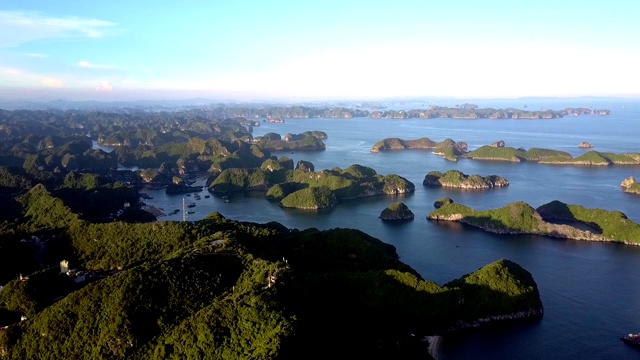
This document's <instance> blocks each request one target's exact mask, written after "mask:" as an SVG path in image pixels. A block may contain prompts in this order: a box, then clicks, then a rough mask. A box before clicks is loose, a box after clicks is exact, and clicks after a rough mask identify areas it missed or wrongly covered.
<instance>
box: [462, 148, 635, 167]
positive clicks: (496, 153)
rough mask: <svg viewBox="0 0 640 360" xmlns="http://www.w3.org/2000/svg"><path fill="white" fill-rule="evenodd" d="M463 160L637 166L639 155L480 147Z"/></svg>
mask: <svg viewBox="0 0 640 360" xmlns="http://www.w3.org/2000/svg"><path fill="white" fill-rule="evenodd" d="M463 157H465V158H469V159H475V160H502V161H513V162H521V161H531V162H538V163H540V164H559V165H563V164H564V165H601V166H602V165H604V166H606V165H611V164H618V165H638V164H640V154H639V153H625V154H614V153H601V152H597V151H594V150H592V151H588V152H586V153H584V154H582V155H580V156H576V157H575V158H574V157H572V156H571V155H570V154H569V153H567V152H564V151H557V150H549V149H539V148H531V149H529V150H524V149H522V148H520V149H516V148H512V147H492V146H482V147H480V148H478V149H476V150H473V151H470V152H468V153H466V154H464V155H463Z"/></svg>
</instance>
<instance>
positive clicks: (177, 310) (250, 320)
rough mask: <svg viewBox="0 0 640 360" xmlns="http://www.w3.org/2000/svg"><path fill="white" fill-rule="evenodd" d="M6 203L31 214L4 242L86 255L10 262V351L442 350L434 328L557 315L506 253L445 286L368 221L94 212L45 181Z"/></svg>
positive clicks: (270, 353)
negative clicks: (25, 268) (147, 217)
mask: <svg viewBox="0 0 640 360" xmlns="http://www.w3.org/2000/svg"><path fill="white" fill-rule="evenodd" d="M6 206H7V207H11V209H10V210H12V211H15V212H16V214H18V217H17V218H16V219H15V220H8V221H10V222H11V224H7V225H10V226H3V227H0V235H1V236H2V238H3V239H4V240H3V241H4V243H9V242H16V243H18V241H19V240H18V239H20V238H23V237H24V236H27V235H33V236H35V234H37V235H38V236H42V237H43V238H42V240H38V241H39V242H40V243H41V246H43V249H46V250H48V251H50V253H53V251H56V253H55V254H56V256H59V257H61V258H62V259H73V260H72V261H66V260H64V261H62V262H60V265H59V267H58V264H57V262H56V261H53V260H44V261H47V264H46V266H45V267H43V268H42V269H40V270H37V271H33V272H29V273H25V274H21V275H20V276H18V274H15V273H10V274H9V272H11V271H12V270H11V269H3V270H2V272H0V276H2V278H3V279H4V281H7V282H6V285H5V286H3V288H2V290H1V291H0V314H2V317H1V318H0V321H2V323H0V325H2V327H1V329H2V331H1V332H0V354H1V356H2V358H3V359H9V360H17V359H36V358H43V354H45V355H44V358H47V359H48V358H68V359H91V358H105V357H106V358H109V359H151V358H183V357H192V358H233V359H240V358H247V357H250V358H253V357H254V356H253V355H258V354H262V355H260V356H257V357H259V358H265V359H272V358H294V359H304V358H309V357H312V358H316V357H319V358H343V357H344V356H347V357H349V358H370V359H373V358H385V359H404V358H407V356H408V355H411V356H410V358H420V359H431V357H430V355H429V348H428V345H427V344H426V341H425V339H427V338H428V337H429V336H433V335H442V334H447V333H449V332H451V331H455V330H459V329H462V328H465V327H470V326H479V325H483V324H486V323H487V322H496V321H505V320H511V319H521V318H532V319H536V318H539V317H540V316H541V315H542V313H543V307H542V302H541V300H540V294H539V291H538V288H537V285H536V282H535V281H534V279H533V277H532V276H531V274H530V273H529V272H528V271H527V270H525V269H523V268H522V267H521V266H519V265H518V264H516V263H514V262H512V261H509V260H506V259H500V260H497V261H494V262H492V263H490V264H488V265H485V266H482V267H480V268H479V269H478V270H476V271H474V272H471V273H469V274H466V275H463V276H461V277H459V278H458V279H455V280H452V281H450V282H449V283H446V284H444V285H438V284H436V283H434V282H431V281H428V280H426V279H423V278H422V276H421V275H420V274H419V273H418V272H417V271H415V270H414V269H413V268H411V267H410V266H408V265H407V264H404V263H403V262H401V261H400V259H399V256H398V254H397V252H396V248H395V247H394V246H392V245H389V244H385V243H383V242H382V241H380V240H378V239H376V238H373V237H371V236H369V235H367V234H365V233H363V232H361V231H358V230H352V229H340V228H336V229H331V230H325V231H320V230H317V229H301V230H299V229H289V228H286V227H285V226H283V225H281V224H279V223H276V222H270V223H266V224H257V223H250V222H240V221H234V220H230V219H227V218H225V217H224V216H222V215H221V214H219V213H211V214H209V215H208V216H207V217H206V218H205V219H203V220H200V221H195V222H157V221H154V222H149V223H127V222H124V221H115V222H106V223H104V222H91V221H85V220H82V219H80V217H79V216H78V214H76V213H73V212H72V211H71V209H69V208H68V207H67V206H65V203H64V202H63V201H62V200H61V199H59V198H57V197H56V196H55V195H54V194H52V193H51V192H50V191H49V190H48V189H47V188H46V187H45V186H44V185H42V184H38V185H35V186H34V187H32V188H31V189H30V190H29V191H28V192H27V193H26V194H24V195H22V196H19V197H18V198H17V201H15V202H11V203H7V204H6ZM3 210H7V209H3ZM12 219H13V218H12ZM40 230H42V231H40ZM16 235H18V236H16ZM14 237H15V240H14ZM27 237H28V238H31V236H27ZM32 255H33V254H32V253H31V252H29V253H27V252H16V253H15V256H20V257H23V260H25V261H26V260H29V261H30V262H34V263H37V262H36V261H35V258H29V256H32ZM54 265H55V266H54ZM4 281H3V284H5V282H4ZM21 318H22V319H23V320H24V321H21V320H20V319H21ZM87 334H92V335H90V337H91V338H94V339H95V340H96V341H88V342H85V343H83V345H82V346H78V344H79V343H82V342H83V340H86V339H87V336H88V335H87ZM220 344H224V346H221V345H220ZM247 354H252V355H247Z"/></svg>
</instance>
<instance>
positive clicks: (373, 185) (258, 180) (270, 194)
mask: <svg viewBox="0 0 640 360" xmlns="http://www.w3.org/2000/svg"><path fill="white" fill-rule="evenodd" d="M289 161H290V159H287V163H288V162H289ZM264 165H265V166H263V167H261V168H260V169H227V170H225V171H223V172H222V173H221V174H220V175H219V176H218V177H216V178H215V180H213V181H212V182H211V184H210V185H209V191H211V192H214V193H220V194H229V193H234V192H239V191H247V190H266V189H268V191H267V193H266V197H267V199H270V200H278V201H282V200H283V199H284V198H285V197H288V196H289V195H293V193H294V192H298V191H302V192H301V193H300V194H297V195H295V196H292V197H290V198H289V199H288V200H287V202H286V204H284V203H281V205H282V206H284V207H300V208H310V207H316V205H318V204H316V205H312V204H315V201H316V200H320V199H322V204H323V206H320V207H325V206H324V205H329V206H333V205H335V203H336V200H345V199H353V198H359V197H364V196H373V195H382V194H389V195H393V194H403V193H408V192H412V191H414V190H415V186H414V185H413V183H411V182H410V181H408V180H407V179H405V178H403V177H401V176H398V175H395V174H390V175H385V176H383V175H379V174H377V173H376V171H375V170H374V169H372V168H369V167H366V166H362V165H358V164H355V165H351V166H349V167H347V168H345V169H341V168H339V167H336V168H334V169H331V170H322V171H319V172H314V171H313V164H310V163H309V164H306V165H304V166H303V165H301V164H300V163H299V164H298V167H297V168H296V170H290V167H289V166H287V167H284V166H279V165H278V164H277V163H276V162H275V161H272V160H267V162H265V163H264ZM320 187H322V188H326V189H328V190H329V191H330V192H331V194H332V195H331V196H330V197H325V196H324V195H322V196H319V195H320V194H321V193H322V194H324V190H323V192H318V191H316V190H310V189H312V188H320ZM303 190H304V191H303ZM294 199H295V200H296V201H302V202H301V203H300V204H299V206H295V203H294V202H293V201H294ZM303 200H304V201H303Z"/></svg>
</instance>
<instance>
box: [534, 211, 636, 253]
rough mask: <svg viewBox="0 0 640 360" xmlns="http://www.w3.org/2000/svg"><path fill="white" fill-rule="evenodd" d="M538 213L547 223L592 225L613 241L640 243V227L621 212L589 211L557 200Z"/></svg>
mask: <svg viewBox="0 0 640 360" xmlns="http://www.w3.org/2000/svg"><path fill="white" fill-rule="evenodd" d="M537 212H538V213H539V214H540V215H541V216H542V218H543V219H544V220H546V221H555V220H564V221H577V222H581V223H585V224H588V225H591V226H592V227H594V228H595V229H597V230H599V231H601V234H602V236H603V237H604V238H605V239H609V240H611V241H617V242H625V243H636V244H637V243H640V225H639V224H637V223H636V222H634V221H632V220H630V219H628V218H627V216H626V215H625V214H623V213H621V212H619V211H607V210H603V209H588V208H585V207H583V206H580V205H569V204H565V203H562V202H560V201H557V200H556V201H552V202H550V203H548V204H544V205H542V206H540V207H538V209H537Z"/></svg>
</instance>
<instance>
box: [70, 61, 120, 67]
mask: <svg viewBox="0 0 640 360" xmlns="http://www.w3.org/2000/svg"><path fill="white" fill-rule="evenodd" d="M78 66H80V67H81V68H86V69H116V67H115V66H113V65H102V64H93V63H90V62H88V61H84V60H83V61H79V62H78Z"/></svg>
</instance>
